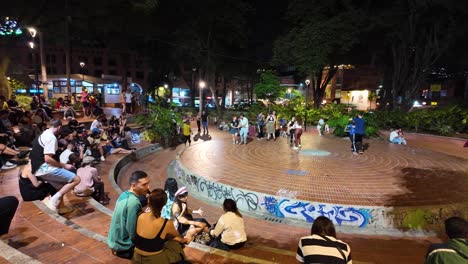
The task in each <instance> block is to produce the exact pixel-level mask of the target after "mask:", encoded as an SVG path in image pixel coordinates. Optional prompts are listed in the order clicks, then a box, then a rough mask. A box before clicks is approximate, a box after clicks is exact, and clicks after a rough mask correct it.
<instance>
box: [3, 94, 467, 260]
mask: <svg viewBox="0 0 468 264" xmlns="http://www.w3.org/2000/svg"><path fill="white" fill-rule="evenodd" d="M0 99H2V98H0ZM64 104H67V103H64ZM0 105H1V104H0ZM1 111H3V112H1ZM6 111H8V112H6ZM39 112H41V113H43V115H44V116H47V111H46V110H40V111H39ZM1 113H5V115H6V114H7V113H8V115H6V116H7V117H6V118H7V119H8V120H9V121H10V122H11V120H10V119H11V118H12V116H13V118H15V117H16V115H17V113H16V112H14V110H13V109H11V108H8V109H2V110H0V118H1V117H2V115H1ZM25 116H26V115H23V116H22V117H21V118H24V117H25ZM4 118H5V117H4ZM4 118H2V122H0V129H4V130H2V131H6V132H9V133H6V132H5V134H6V135H5V137H4V141H2V143H0V156H1V157H2V159H3V158H4V157H9V158H10V159H11V161H12V162H16V164H19V163H18V162H19V161H23V164H20V165H25V166H24V167H23V168H22V170H21V173H20V177H19V188H20V193H21V196H22V198H23V200H24V201H35V200H42V201H43V202H44V203H45V205H46V206H47V207H48V208H49V209H51V210H52V211H54V212H57V213H61V214H63V213H67V212H69V209H68V208H67V207H64V206H63V197H64V196H65V195H66V194H67V193H69V192H73V193H74V195H76V196H92V197H93V198H94V199H96V200H97V201H98V202H100V203H102V204H104V205H107V204H108V202H109V198H108V197H106V194H105V191H104V183H103V181H102V179H101V177H100V176H99V171H98V169H97V168H96V167H95V166H94V165H95V164H96V163H97V162H99V161H105V156H107V155H110V154H115V153H131V152H132V150H133V149H131V148H130V147H129V143H128V141H127V139H126V138H125V132H126V131H127V130H128V129H126V117H125V115H124V114H123V115H121V116H120V117H119V118H117V117H116V116H112V117H111V118H110V119H109V120H107V117H106V116H105V115H103V114H101V115H98V116H96V119H95V120H94V121H93V122H92V123H91V127H90V130H89V132H88V131H87V130H86V129H84V126H83V125H82V124H80V123H79V122H78V121H77V120H76V119H75V118H73V117H72V116H68V117H67V118H66V122H65V124H62V121H61V120H60V119H50V120H49V122H48V125H45V126H44V128H43V129H42V130H41V129H39V130H38V136H36V137H35V138H34V140H33V141H32V143H31V149H30V150H27V151H18V150H16V149H15V146H14V143H15V142H16V141H15V137H14V136H12V135H13V134H11V133H12V132H13V133H14V131H13V130H12V127H11V126H10V127H8V122H3V119H4ZM200 120H201V124H202V126H203V129H204V133H208V124H207V114H206V113H204V112H203V113H202V114H201V115H200ZM204 120H206V121H204ZM5 123H6V124H7V125H5ZM18 124H21V122H19V123H18ZM303 126H304V122H303V120H302V118H301V117H300V116H296V117H292V118H291V120H289V121H286V120H284V119H280V120H279V121H278V120H277V117H276V113H275V112H274V111H273V112H271V113H269V114H268V115H267V116H266V117H265V116H263V114H262V113H260V114H259V115H258V116H257V129H258V130H257V138H258V140H261V139H262V138H264V137H266V139H267V141H269V140H273V141H274V140H276V139H277V137H278V136H279V137H285V138H288V139H289V140H288V141H289V142H290V144H291V146H293V149H300V148H301V135H302V127H303ZM278 127H279V131H278ZM322 127H324V129H325V131H326V129H327V128H326V124H325V122H324V121H323V119H321V120H319V122H318V125H317V129H318V130H319V131H320V130H321V128H322ZM199 129H200V127H199ZM348 129H349V135H350V140H351V148H352V151H353V153H355V154H359V153H362V151H363V146H362V136H363V135H364V132H365V122H364V120H363V118H362V115H361V114H359V115H358V116H357V117H356V118H353V119H352V120H350V124H349V125H348ZM181 130H182V135H183V136H184V138H185V143H188V144H189V145H190V143H191V140H190V137H191V135H192V130H191V127H190V120H189V119H186V120H185V121H184V124H183V126H182V128H181ZM229 131H230V133H231V134H232V135H233V137H232V141H233V144H238V143H239V144H247V134H249V132H250V131H249V121H248V119H247V118H246V117H245V116H244V114H240V116H239V118H237V117H236V116H234V117H233V120H232V122H231V123H230V124H229ZM199 132H200V130H199ZM265 132H266V133H265ZM278 132H279V133H278ZM250 133H251V132H250ZM392 133H393V134H391V135H390V141H391V142H393V143H397V144H406V141H404V136H403V133H402V131H401V129H395V130H394V131H393V132H392ZM321 134H322V132H321V131H320V132H319V135H321ZM238 135H239V136H240V140H239V137H238ZM293 141H294V143H293ZM403 142H404V143H403ZM9 146H11V147H9ZM28 154H29V159H28V158H27V155H28ZM24 161H26V163H24ZM7 162H10V161H7ZM20 163H21V162H20ZM10 164H13V165H16V164H14V163H10ZM3 166H5V165H3ZM2 169H3V167H2ZM188 202H189V193H188V189H187V188H186V187H185V186H182V187H180V188H179V186H178V185H177V181H176V180H175V179H173V178H168V179H167V180H166V183H165V186H164V189H162V188H156V189H153V190H151V191H150V178H149V177H148V174H147V173H145V172H143V171H135V172H134V173H132V174H131V175H130V179H129V189H128V190H127V191H124V192H123V193H122V194H121V195H120V196H119V198H118V200H117V201H116V205H115V209H114V213H113V215H112V220H111V225H110V227H109V235H108V240H107V243H108V246H109V248H110V249H111V251H112V253H113V254H114V255H115V256H118V257H121V258H125V259H131V260H132V262H133V263H174V262H177V261H183V260H184V259H185V255H184V251H183V246H184V245H186V244H188V243H190V242H192V241H195V242H198V243H202V244H206V245H209V246H211V247H214V248H218V249H222V250H227V251H229V250H234V249H239V248H242V247H243V246H244V245H245V243H246V241H247V234H246V231H245V223H244V219H243V216H242V214H241V213H240V211H239V209H238V208H237V204H236V202H235V201H234V200H233V199H225V200H224V202H223V205H222V207H223V211H224V213H223V214H222V215H221V216H220V217H219V219H218V221H217V222H216V223H213V224H210V223H209V222H208V221H207V220H206V219H205V218H203V214H204V212H203V210H202V209H201V208H199V209H197V210H193V209H192V208H191V207H190V206H189V205H188ZM0 207H1V208H7V210H2V211H1V212H0V213H1V217H2V219H6V221H2V224H1V225H0V235H1V234H5V233H7V232H8V229H9V226H10V223H11V219H12V218H13V216H14V213H15V211H16V208H17V207H18V200H17V199H16V198H15V197H12V196H7V197H3V198H0ZM194 215H197V217H194ZM3 217H4V218H3ZM445 228H446V233H447V236H448V237H449V241H448V242H447V243H445V244H437V245H431V247H430V248H429V250H428V252H427V255H426V262H425V263H427V264H433V263H434V264H436V263H464V262H463V261H466V260H467V256H468V254H467V253H468V244H467V240H466V239H467V235H468V224H467V222H466V220H464V219H463V218H460V217H452V218H450V219H448V220H447V221H446V222H445ZM296 259H297V260H298V261H299V262H301V263H352V257H351V248H350V246H349V245H348V244H347V243H345V242H343V241H341V240H339V239H337V238H336V232H335V228H334V225H333V223H332V221H331V220H330V219H328V218H326V217H324V216H321V217H318V218H317V219H315V221H314V223H313V225H312V229H311V234H310V235H308V236H305V237H302V238H300V240H299V244H298V248H297V254H296Z"/></svg>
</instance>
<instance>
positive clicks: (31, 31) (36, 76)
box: [28, 27, 39, 95]
mask: <svg viewBox="0 0 468 264" xmlns="http://www.w3.org/2000/svg"><path fill="white" fill-rule="evenodd" d="M28 31H29V34H30V35H31V38H32V40H31V41H30V42H29V43H28V45H29V47H30V48H31V53H32V63H33V64H34V83H35V86H36V87H35V88H36V93H37V94H38V95H39V72H38V71H37V55H36V50H35V47H36V43H35V38H36V35H37V30H36V29H35V28H33V27H29V28H28Z"/></svg>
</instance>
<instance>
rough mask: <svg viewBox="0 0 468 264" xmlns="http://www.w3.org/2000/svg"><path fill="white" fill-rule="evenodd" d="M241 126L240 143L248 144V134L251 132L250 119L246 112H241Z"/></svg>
mask: <svg viewBox="0 0 468 264" xmlns="http://www.w3.org/2000/svg"><path fill="white" fill-rule="evenodd" d="M239 127H240V133H239V134H240V138H241V143H240V144H247V134H248V133H249V120H248V119H247V117H245V115H244V114H240V120H239Z"/></svg>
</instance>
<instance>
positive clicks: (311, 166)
mask: <svg viewBox="0 0 468 264" xmlns="http://www.w3.org/2000/svg"><path fill="white" fill-rule="evenodd" d="M210 135H211V140H208V141H201V140H199V141H198V142H195V143H194V144H192V146H190V147H189V148H187V149H186V150H185V151H184V153H183V154H182V155H181V157H180V160H181V162H182V163H183V164H184V165H185V166H186V167H187V168H188V169H190V170H191V171H192V172H193V173H195V174H198V175H202V176H204V177H207V178H209V179H211V180H214V181H218V182H221V183H224V184H228V185H233V186H237V187H240V188H245V189H249V190H253V191H258V192H263V193H269V194H276V193H277V192H278V191H280V190H287V191H292V192H297V193H298V194H297V198H298V199H303V200H308V201H317V202H327V203H337V204H357V205H367V206H373V205H374V206H419V205H439V204H447V203H456V202H464V201H465V200H466V192H465V191H466V190H467V189H468V180H467V179H468V159H464V158H462V157H456V156H451V155H448V154H446V153H440V152H435V151H432V150H429V149H427V148H421V147H414V146H411V145H409V146H402V145H395V144H390V143H388V142H385V141H382V140H373V139H370V140H368V139H365V140H364V143H365V145H366V148H367V150H366V151H365V153H364V154H363V155H358V156H356V155H353V154H352V153H351V151H350V144H349V140H347V139H346V138H345V139H341V138H336V137H334V136H331V135H327V136H323V137H319V136H317V135H316V134H315V133H313V132H310V130H309V131H308V132H306V133H304V134H303V136H302V138H303V139H302V142H303V143H302V150H301V151H295V150H292V149H291V147H290V146H289V144H287V140H286V139H284V138H279V139H277V140H276V141H273V140H270V141H266V140H265V139H263V140H256V139H254V140H250V141H249V143H248V144H247V145H233V144H232V141H231V140H230V135H229V133H227V132H225V131H219V130H211V131H210ZM439 141H440V140H439ZM433 144H435V143H433ZM434 147H435V146H434ZM317 150H322V151H327V152H329V153H330V155H329V156H313V155H314V152H313V151H317ZM465 152H468V149H465ZM441 187H443V188H441Z"/></svg>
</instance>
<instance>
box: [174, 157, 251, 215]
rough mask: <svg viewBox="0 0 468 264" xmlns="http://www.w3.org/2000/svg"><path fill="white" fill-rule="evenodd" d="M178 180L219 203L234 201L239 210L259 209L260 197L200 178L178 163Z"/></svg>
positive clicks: (176, 167) (176, 165)
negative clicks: (226, 200) (228, 200)
mask: <svg viewBox="0 0 468 264" xmlns="http://www.w3.org/2000/svg"><path fill="white" fill-rule="evenodd" d="M174 169H175V173H176V177H177V179H178V180H179V181H180V182H182V183H183V184H185V185H186V186H187V187H189V188H195V189H196V190H197V192H198V193H199V194H201V195H203V196H205V197H208V198H210V199H212V200H215V201H217V202H220V203H223V202H224V200H225V199H233V200H234V201H236V203H237V206H238V207H239V208H243V209H247V210H249V211H255V210H257V209H258V203H259V199H258V196H257V195H256V194H255V193H253V192H249V191H244V190H240V189H235V188H233V187H231V186H227V185H224V184H220V183H216V182H211V181H209V180H206V179H204V178H199V177H197V176H195V175H192V174H190V173H186V172H185V170H184V169H183V168H182V167H181V166H180V164H179V163H176V164H175V166H174Z"/></svg>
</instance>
